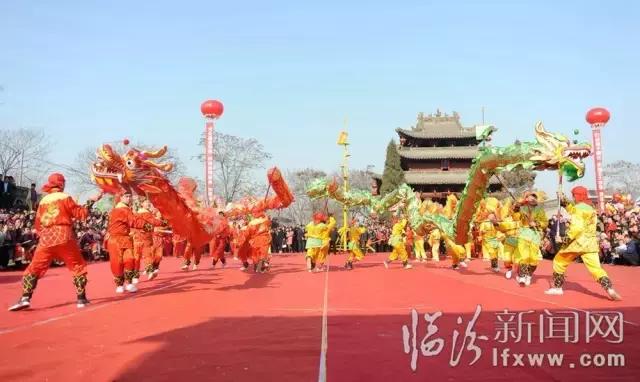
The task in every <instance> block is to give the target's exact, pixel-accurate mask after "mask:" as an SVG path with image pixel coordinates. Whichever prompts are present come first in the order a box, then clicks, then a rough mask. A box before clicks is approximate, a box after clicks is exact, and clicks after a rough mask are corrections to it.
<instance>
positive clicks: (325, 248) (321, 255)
mask: <svg viewBox="0 0 640 382" xmlns="http://www.w3.org/2000/svg"><path fill="white" fill-rule="evenodd" d="M318 249H319V251H318V257H317V258H316V264H317V265H322V264H324V262H325V261H326V260H327V255H329V242H328V241H327V242H326V243H323V244H322V247H320V248H318Z"/></svg>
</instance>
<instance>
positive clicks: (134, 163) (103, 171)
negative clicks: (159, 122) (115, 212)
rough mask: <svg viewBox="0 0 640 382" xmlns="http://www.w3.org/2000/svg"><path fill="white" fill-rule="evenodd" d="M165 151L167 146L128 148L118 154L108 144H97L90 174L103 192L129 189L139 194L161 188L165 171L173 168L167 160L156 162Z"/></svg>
mask: <svg viewBox="0 0 640 382" xmlns="http://www.w3.org/2000/svg"><path fill="white" fill-rule="evenodd" d="M166 152H167V146H164V147H162V148H161V149H160V150H157V151H144V150H138V149H135V148H132V149H129V151H127V153H126V154H124V155H120V154H119V153H118V152H117V151H115V150H114V149H113V148H112V147H111V146H110V145H108V144H104V145H102V146H100V147H99V148H98V150H97V152H96V161H95V162H94V163H93V164H92V165H91V177H92V180H93V181H94V183H96V185H98V187H100V188H101V189H102V190H103V191H104V192H107V193H111V194H116V193H118V192H120V191H122V190H131V191H134V192H136V193H139V194H144V193H160V192H163V189H162V188H161V185H162V184H163V183H166V180H165V179H166V178H165V173H167V172H169V171H171V170H172V169H173V164H171V163H156V162H154V161H152V160H151V159H155V158H160V157H162V156H163V155H165V154H166Z"/></svg>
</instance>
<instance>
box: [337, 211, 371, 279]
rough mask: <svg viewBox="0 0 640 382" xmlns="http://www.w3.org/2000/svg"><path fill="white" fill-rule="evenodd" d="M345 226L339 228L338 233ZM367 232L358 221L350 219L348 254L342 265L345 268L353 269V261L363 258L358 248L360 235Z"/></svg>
mask: <svg viewBox="0 0 640 382" xmlns="http://www.w3.org/2000/svg"><path fill="white" fill-rule="evenodd" d="M344 229H345V227H342V228H340V233H341V234H342V232H343V230H344ZM365 232H367V229H366V228H364V227H360V226H359V225H358V223H357V222H356V221H355V219H354V220H351V227H349V231H348V234H349V244H348V248H349V254H348V255H347V262H346V264H345V265H344V267H345V268H346V269H353V263H354V262H355V261H360V260H362V259H363V258H364V254H363V253H362V251H361V250H360V236H362V234H363V233H365Z"/></svg>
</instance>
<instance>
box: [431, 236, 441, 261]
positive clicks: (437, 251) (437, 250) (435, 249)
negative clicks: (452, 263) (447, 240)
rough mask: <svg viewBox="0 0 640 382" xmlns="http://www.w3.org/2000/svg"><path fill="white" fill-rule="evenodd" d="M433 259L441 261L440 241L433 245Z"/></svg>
mask: <svg viewBox="0 0 640 382" xmlns="http://www.w3.org/2000/svg"><path fill="white" fill-rule="evenodd" d="M431 259H432V260H433V261H440V240H436V241H434V242H432V243H431Z"/></svg>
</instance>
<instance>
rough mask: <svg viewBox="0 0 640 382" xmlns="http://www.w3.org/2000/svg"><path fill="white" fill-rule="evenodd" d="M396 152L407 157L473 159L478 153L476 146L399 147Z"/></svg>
mask: <svg viewBox="0 0 640 382" xmlns="http://www.w3.org/2000/svg"><path fill="white" fill-rule="evenodd" d="M398 154H400V156H401V157H402V158H407V159H473V158H475V157H476V156H477V155H478V147H477V146H454V147H399V148H398Z"/></svg>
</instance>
